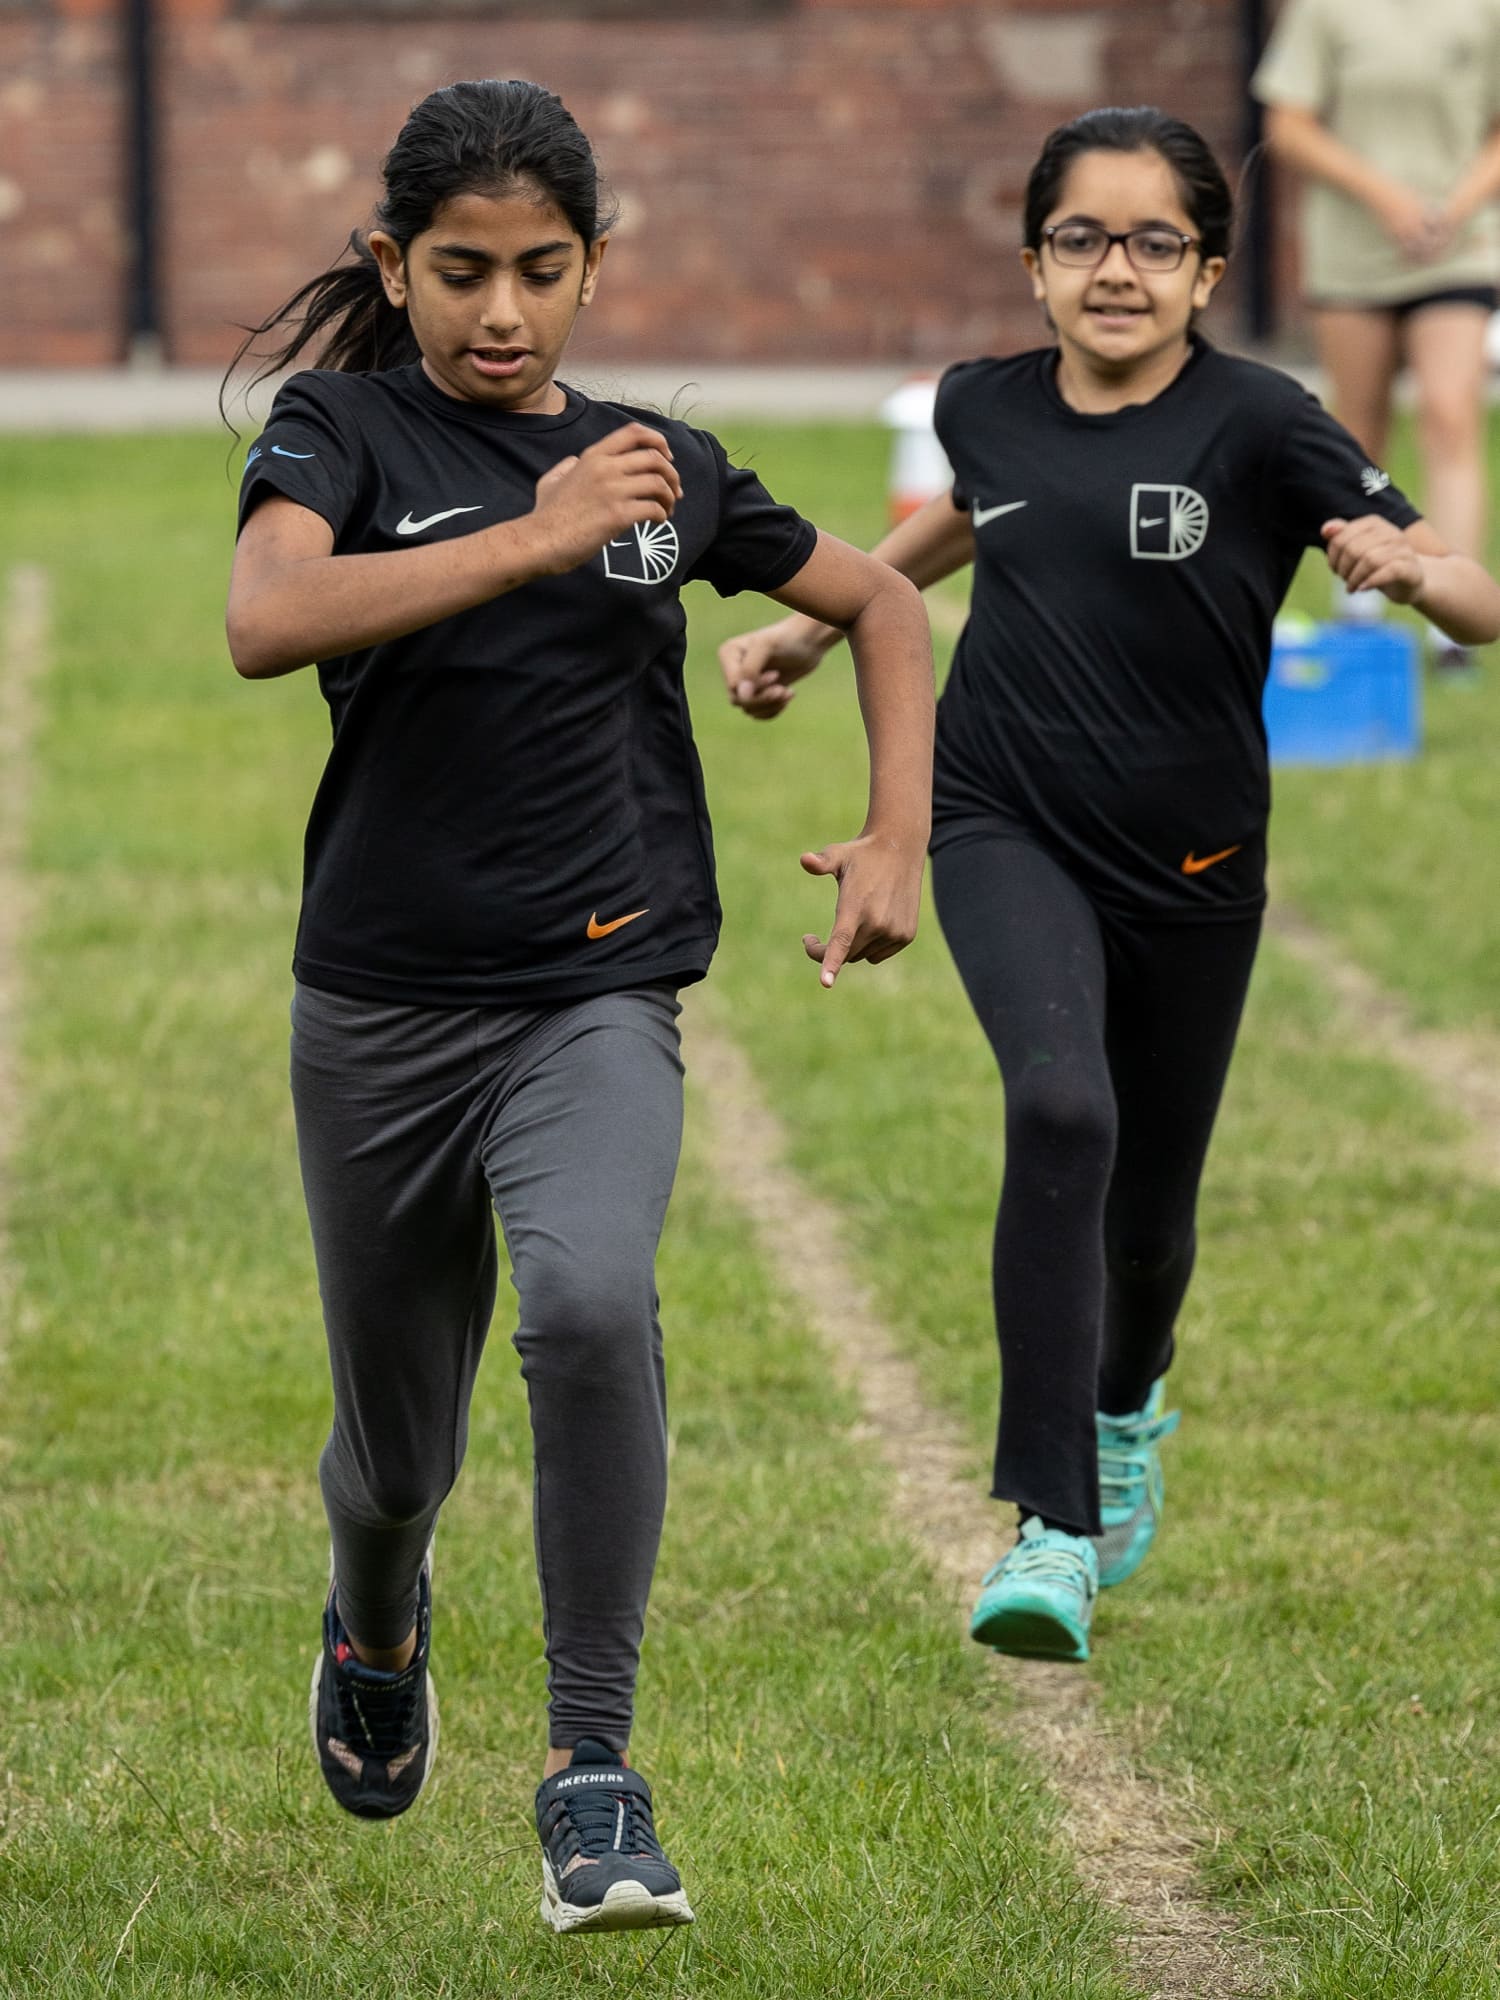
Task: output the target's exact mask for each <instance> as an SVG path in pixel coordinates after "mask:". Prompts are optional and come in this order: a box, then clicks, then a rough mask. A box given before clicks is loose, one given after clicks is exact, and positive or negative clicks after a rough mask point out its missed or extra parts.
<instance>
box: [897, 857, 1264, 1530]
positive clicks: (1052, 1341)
mask: <svg viewBox="0 0 1500 2000" xmlns="http://www.w3.org/2000/svg"><path fill="white" fill-rule="evenodd" d="M932 879H933V889H934V893H935V895H936V900H937V909H938V916H939V919H940V921H941V923H942V927H943V931H944V934H945V935H946V937H947V940H948V946H949V949H950V950H951V951H952V953H953V956H954V959H955V961H956V962H957V965H958V969H959V972H960V974H961V976H962V978H963V982H964V985H965V987H966V988H967V989H968V994H969V999H970V1001H971V1002H972V1003H973V1007H974V1011H975V1013H976V1014H978V1016H979V1021H980V1025H981V1026H982V1027H983V1029H984V1031H985V1033H986V1034H987V1035H988V1036H989V1038H990V1044H991V1046H992V1047H993V1049H994V1051H995V1054H996V1057H997V1058H998V1060H999V1063H1000V1073H1001V1076H1002V1077H1003V1078H1004V1082H1005V1181H1004V1185H1003V1187H1002V1188H1001V1192H1000V1213H999V1216H998V1217H997V1219H996V1223H995V1261H994V1287H995V1324H996V1328H997V1331H998V1333H999V1337H1000V1363H1001V1376H1002V1393H1001V1400H1000V1428H999V1436H998V1439H997V1441H996V1446H995V1484H994V1489H993V1490H994V1496H995V1498H996V1499H997V1500H1000V1499H1004V1500H1013V1501H1015V1502H1017V1503H1018V1504H1019V1506H1020V1507H1021V1509H1022V1511H1023V1513H1028V1514H1029V1513H1036V1514H1041V1515H1042V1516H1044V1517H1045V1518H1046V1519H1048V1520H1052V1521H1056V1522H1059V1523H1060V1524H1062V1525H1064V1526H1066V1527H1069V1528H1072V1529H1073V1530H1074V1531H1075V1532H1077V1533H1080V1534H1097V1533H1098V1532H1099V1480H1098V1459H1097V1449H1096V1444H1095V1430H1094V1413H1095V1411H1096V1410H1107V1411H1112V1412H1115V1413H1120V1412H1124V1411H1128V1410H1137V1409H1139V1408H1140V1407H1141V1406H1142V1404H1143V1403H1144V1402H1145V1400H1146V1396H1147V1393H1148V1392H1149V1390H1150V1387H1151V1384H1152V1383H1153V1382H1154V1381H1155V1379H1156V1377H1157V1376H1158V1375H1160V1374H1161V1373H1162V1372H1163V1370H1164V1369H1165V1368H1166V1367H1167V1365H1168V1363H1169V1362H1170V1360H1171V1358H1172V1328H1173V1323H1174V1321H1175V1320H1176V1317H1177V1311H1178V1308H1179V1306H1180V1305H1181V1304H1182V1299H1183V1295H1184V1293H1185V1292H1186V1290H1187V1285H1188V1279H1189V1278H1190V1277H1191V1275H1192V1269H1193V1254H1194V1249H1195V1237H1194V1229H1193V1219H1194V1211H1195V1208H1196V1205H1197V1196H1198V1182H1199V1178H1200V1176H1201V1174H1202V1171H1203V1161H1204V1157H1205V1155H1206V1153H1207V1151H1208V1142H1209V1137H1210V1135H1211V1133H1212V1131H1213V1123H1214V1116H1215V1114H1216V1112H1217V1111H1218V1107H1219V1097H1220V1094H1221V1092H1222V1091H1223V1088H1224V1078H1225V1075H1226V1073H1227V1072H1228V1069H1229V1059H1230V1056H1231V1055H1232V1053H1233V1051H1234V1040H1235V1035H1236V1032H1237V1031H1238V1028H1239V1021H1240V1013H1241V1009H1242V1008H1243V1006H1244V999H1245V990H1246V987H1247V986H1248V984H1249V981H1250V969H1251V967H1252V965H1253V964H1254V962H1255V948H1256V944H1257V942H1258V940H1259V936H1260V918H1259V915H1255V916H1250V917H1244V918H1238V919H1235V920H1233V921H1230V922H1220V923H1212V924H1196V923H1187V924H1163V923H1152V922H1136V921H1128V920H1125V919H1122V918H1120V917H1117V916H1114V915H1107V914H1105V913H1104V912H1101V911H1100V910H1098V909H1096V908H1095V906H1094V905H1093V904H1092V903H1091V902H1090V901H1089V899H1088V897H1087V896H1086V895H1085V894H1084V892H1083V890H1082V889H1080V888H1079V887H1078V885H1077V883H1076V882H1075V881H1074V880H1073V878H1072V877H1071V876H1070V875H1069V874H1068V873H1067V872H1066V871H1065V870H1064V869H1063V868H1062V867H1060V866H1059V865H1058V863H1057V862H1055V861H1054V860H1052V859H1051V857H1050V856H1049V855H1047V854H1044V853H1043V852H1042V851H1041V850H1040V849H1039V848H1037V847H1034V846H1032V845H1031V844H1030V843H1029V842H1027V841H1026V840H1024V839H1018V838H1016V837H1014V836H1013V835H1010V834H1005V833H989V832H987V831H975V832H973V833H966V834H964V835H963V836H961V837H959V838H957V839H955V840H953V841H951V842H950V843H949V844H946V845H944V846H943V847H942V848H941V849H940V850H939V851H938V852H937V853H935V854H934V855H933V859H932Z"/></svg>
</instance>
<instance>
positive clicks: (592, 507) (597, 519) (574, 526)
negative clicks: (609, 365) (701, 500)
mask: <svg viewBox="0 0 1500 2000" xmlns="http://www.w3.org/2000/svg"><path fill="white" fill-rule="evenodd" d="M681 498H682V481H681V479H680V478H679V477H678V473H677V467H676V466H675V465H674V464H673V462H672V452H671V448H670V446H669V445H668V443H667V441H666V439H665V438H664V437H663V436H662V434H661V432H660V431H654V430H651V429H650V428H649V427H648V426H647V425H645V424H640V423H631V424H622V425H621V427H620V429H619V430H617V431H611V432H610V434H609V436H608V437H605V438H601V439H600V440H599V442H598V443H597V444H592V445H590V446H589V448H588V450H587V451H584V452H580V453H579V454H578V456H577V457H576V458H565V459H563V460H561V461H560V462H559V463H558V464H557V465H554V466H553V467H552V469H551V471H550V472H547V473H544V474H543V476H542V477H541V478H540V479H539V480H538V481H537V484H536V509H535V512H534V513H533V515H532V526H533V530H534V532H535V533H536V535H537V537H538V540H539V542H540V546H541V550H542V554H543V560H544V561H545V563H546V567H547V569H548V570H549V571H550V572H551V573H552V574H554V575H559V576H560V575H561V574H562V573H563V572H564V571H566V570H570V569H577V568H578V566H579V564H580V563H586V562H588V561H589V559H590V558H591V557H592V556H596V555H597V554H598V553H599V551H600V549H602V548H603V547H604V546H605V544H606V543H607V542H612V541H615V540H616V539H617V538H618V537H619V536H621V535H623V534H625V533H626V532H627V530H628V529H630V528H633V527H635V526H637V525H638V524H639V523H642V522H650V521H665V520H666V519H667V518H668V517H669V516H670V514H671V512H672V509H673V508H674V507H675V506H676V504H677V502H678V501H679V500H680V499H681Z"/></svg>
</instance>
